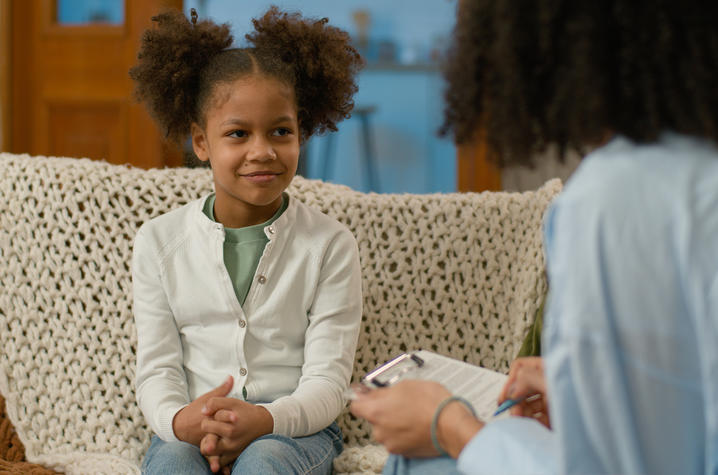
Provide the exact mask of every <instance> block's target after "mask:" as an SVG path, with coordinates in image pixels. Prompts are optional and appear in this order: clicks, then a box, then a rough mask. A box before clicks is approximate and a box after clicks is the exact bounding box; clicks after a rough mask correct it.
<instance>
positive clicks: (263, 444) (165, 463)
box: [142, 422, 342, 475]
mask: <svg viewBox="0 0 718 475" xmlns="http://www.w3.org/2000/svg"><path fill="white" fill-rule="evenodd" d="M341 451H342V433H341V430H339V426H337V424H336V422H334V423H332V425H330V426H329V427H327V428H326V429H324V430H321V431H319V432H317V433H316V434H312V435H308V436H306V437H295V438H292V437H285V436H282V435H276V434H268V435H265V436H262V437H260V438H258V439H256V440H255V441H254V442H252V443H251V444H249V445H248V446H247V448H246V449H244V452H242V453H241V454H240V455H239V457H237V460H235V461H234V465H233V466H232V475H238V474H240V473H241V474H254V473H261V474H265V473H267V474H271V473H281V474H287V473H312V474H331V473H332V462H333V461H334V458H335V457H336V456H337V455H339V454H340V453H341ZM142 473H143V474H145V475H155V474H157V475H160V474H161V475H165V474H169V473H171V474H188V475H189V474H211V473H212V471H211V470H210V469H209V463H207V460H206V459H205V458H204V456H203V455H202V454H201V453H200V451H199V448H198V447H197V446H196V445H192V444H188V443H187V442H165V441H163V440H162V439H160V438H159V437H157V436H156V435H153V436H152V443H151V444H150V448H149V449H148V450H147V453H146V454H145V458H144V460H143V461H142Z"/></svg>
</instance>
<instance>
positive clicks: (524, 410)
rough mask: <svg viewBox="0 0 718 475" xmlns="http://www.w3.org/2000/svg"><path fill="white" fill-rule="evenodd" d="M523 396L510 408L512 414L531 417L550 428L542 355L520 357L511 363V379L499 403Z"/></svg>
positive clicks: (502, 392) (508, 380)
mask: <svg viewBox="0 0 718 475" xmlns="http://www.w3.org/2000/svg"><path fill="white" fill-rule="evenodd" d="M522 398H525V399H523V401H521V402H520V403H518V404H516V405H515V406H513V407H512V408H511V409H510V411H511V414H512V415H514V416H521V417H531V418H533V419H536V420H537V421H539V422H540V423H541V424H543V425H545V426H546V427H548V428H549V429H550V428H551V421H550V418H549V411H548V396H547V394H546V379H545V378H544V373H543V359H542V358H540V357H528V358H518V359H516V360H515V361H514V362H513V363H511V369H510V370H509V379H507V380H506V384H505V385H504V388H503V389H502V390H501V394H500V395H499V404H500V403H502V402H503V401H505V400H506V399H522Z"/></svg>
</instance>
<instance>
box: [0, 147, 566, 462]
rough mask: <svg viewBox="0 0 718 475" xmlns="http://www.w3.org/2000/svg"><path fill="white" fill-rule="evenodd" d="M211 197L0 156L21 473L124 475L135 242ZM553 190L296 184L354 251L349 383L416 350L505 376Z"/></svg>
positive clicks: (136, 425)
mask: <svg viewBox="0 0 718 475" xmlns="http://www.w3.org/2000/svg"><path fill="white" fill-rule="evenodd" d="M210 190H211V175H210V172H209V171H208V170H204V169H203V170H196V169H195V170H189V169H163V170H149V171H146V170H141V169H136V168H130V167H126V166H118V165H110V164H107V163H104V162H98V161H90V160H84V159H83V160H79V159H70V158H45V157H30V156H26V155H25V156H18V155H11V154H0V207H2V212H1V213H0V256H2V261H3V265H2V266H0V285H1V286H2V288H3V292H2V293H1V294H0V329H2V331H0V347H2V348H3V350H2V354H1V355H0V392H1V393H2V394H3V395H4V396H5V397H6V399H7V411H8V415H9V417H10V419H11V421H12V422H13V424H14V425H15V428H16V429H17V432H18V435H19V436H20V439H21V440H22V442H23V444H24V445H25V449H26V456H27V459H28V461H31V462H37V463H42V464H44V465H46V466H49V467H52V468H55V469H57V470H61V471H67V472H70V473H88V472H91V473H99V472H103V471H104V472H110V473H119V472H126V471H134V470H136V467H137V466H138V463H139V461H140V459H141V457H142V455H143V453H144V451H145V449H146V447H147V445H148V443H149V436H150V432H149V429H148V428H147V425H146V424H145V421H144V419H143V417H142V414H141V413H140V411H139V409H138V407H137V404H136V402H135V399H134V388H133V379H134V367H135V361H134V355H135V348H136V334H135V328H134V321H133V318H132V310H131V302H132V295H131V291H132V288H131V278H130V268H129V266H130V256H131V252H132V251H131V245H132V239H133V237H134V234H135V231H136V230H137V228H138V227H139V226H140V225H141V224H142V223H143V222H144V221H146V220H148V219H150V218H152V217H154V216H157V215H159V214H162V213H164V212H166V211H168V210H170V209H173V208H176V207H178V206H181V205H182V204H184V203H186V202H188V201H190V200H192V199H194V198H197V197H199V196H201V195H202V194H204V193H206V192H208V191H210ZM559 190H560V182H558V180H555V181H552V182H549V183H548V184H547V185H545V186H544V187H543V188H542V189H540V190H538V191H536V192H527V193H481V194H477V193H467V194H458V193H457V194H435V195H379V194H373V193H372V194H364V193H359V192H355V191H352V190H350V189H349V188H347V187H344V186H341V185H333V184H329V183H323V182H320V181H316V180H305V179H303V178H301V177H297V178H295V180H294V181H293V183H292V185H291V187H290V190H289V191H290V193H291V194H292V195H293V196H295V197H297V198H298V199H301V200H302V201H305V202H306V203H308V204H309V205H312V206H315V207H317V208H318V209H320V210H322V211H324V212H326V213H328V214H330V215H332V216H334V217H336V218H337V219H339V220H340V221H342V222H344V223H345V224H346V225H347V226H348V227H349V228H350V229H351V230H352V232H353V233H354V235H355V236H356V238H357V241H358V243H359V249H360V258H361V264H362V276H363V291H364V312H363V314H364V317H363V325H362V331H361V333H360V337H359V338H360V339H359V346H358V351H357V357H356V361H355V368H354V378H355V379H356V378H357V377H359V376H360V375H362V374H364V373H365V372H366V371H368V370H370V369H372V368H374V367H375V366H376V365H377V364H379V363H381V362H383V361H385V360H386V359H388V358H390V357H393V356H395V355H396V354H398V353H399V352H401V351H405V350H409V349H415V348H427V349H431V350H433V351H436V352H439V353H443V354H446V355H450V356H454V357H457V358H460V359H463V360H465V361H468V362H471V363H474V364H481V365H483V366H486V367H488V368H491V369H496V370H501V371H505V370H507V369H508V365H509V362H510V361H511V360H512V359H513V356H514V355H515V354H516V351H517V350H518V348H519V345H520V343H521V339H522V337H523V335H524V333H525V330H526V328H527V327H528V325H529V324H530V323H531V320H532V318H533V315H534V314H535V312H536V309H537V308H538V306H539V305H540V303H541V301H542V299H543V295H544V293H545V290H546V282H545V279H544V276H543V253H542V249H541V234H540V222H541V218H542V216H543V213H544V210H545V209H546V206H547V205H548V203H549V202H550V200H551V199H552V198H553V196H555V194H556V193H557V192H558V191H559ZM340 424H341V426H342V429H343V431H344V435H345V439H346V440H347V442H348V443H349V444H351V445H352V446H356V445H365V444H368V443H370V442H371V439H370V432H369V428H368V426H367V425H366V424H365V423H364V422H362V421H357V420H355V419H353V418H352V417H351V416H350V415H349V414H348V413H347V412H346V411H345V413H344V414H343V415H342V416H341V417H340ZM367 451H368V452H367ZM364 453H370V454H371V457H370V458H372V457H373V458H372V460H374V459H376V457H385V453H383V454H382V453H381V452H376V450H375V448H371V447H369V448H367V449H366V450H365V452H364ZM350 454H351V451H350V452H347V455H346V456H345V459H346V460H349V459H350V458H351V457H349V458H347V457H348V456H349V455H350ZM377 454H378V455H377ZM361 458H362V456H360V457H359V458H358V459H361ZM343 460H344V459H343ZM342 463H343V462H342ZM372 463H373V462H372ZM103 467H104V468H103ZM338 468H339V467H338ZM342 471H345V470H342ZM346 471H353V470H349V469H348V468H347V469H346Z"/></svg>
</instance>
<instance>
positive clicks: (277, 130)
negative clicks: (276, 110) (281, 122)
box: [273, 127, 292, 137]
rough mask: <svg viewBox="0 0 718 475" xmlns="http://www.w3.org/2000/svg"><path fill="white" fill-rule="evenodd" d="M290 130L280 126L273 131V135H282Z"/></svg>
mask: <svg viewBox="0 0 718 475" xmlns="http://www.w3.org/2000/svg"><path fill="white" fill-rule="evenodd" d="M291 133H292V131H291V130H289V129H287V128H286V127H280V128H278V129H276V130H275V131H274V134H273V135H277V136H279V137H284V136H285V135H289V134H291Z"/></svg>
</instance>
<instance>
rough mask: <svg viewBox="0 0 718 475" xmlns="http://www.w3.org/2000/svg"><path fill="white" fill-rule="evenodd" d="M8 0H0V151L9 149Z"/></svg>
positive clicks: (9, 55) (10, 23)
mask: <svg viewBox="0 0 718 475" xmlns="http://www.w3.org/2000/svg"><path fill="white" fill-rule="evenodd" d="M10 1H11V0H0V151H7V150H10V134H11V128H10V118H11V117H12V101H11V97H12V95H11V92H10V91H11V90H10V87H11V80H10V57H11V55H12V46H11V41H10V40H11V32H12V29H11V28H12V21H11V18H10V15H11V11H10Z"/></svg>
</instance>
